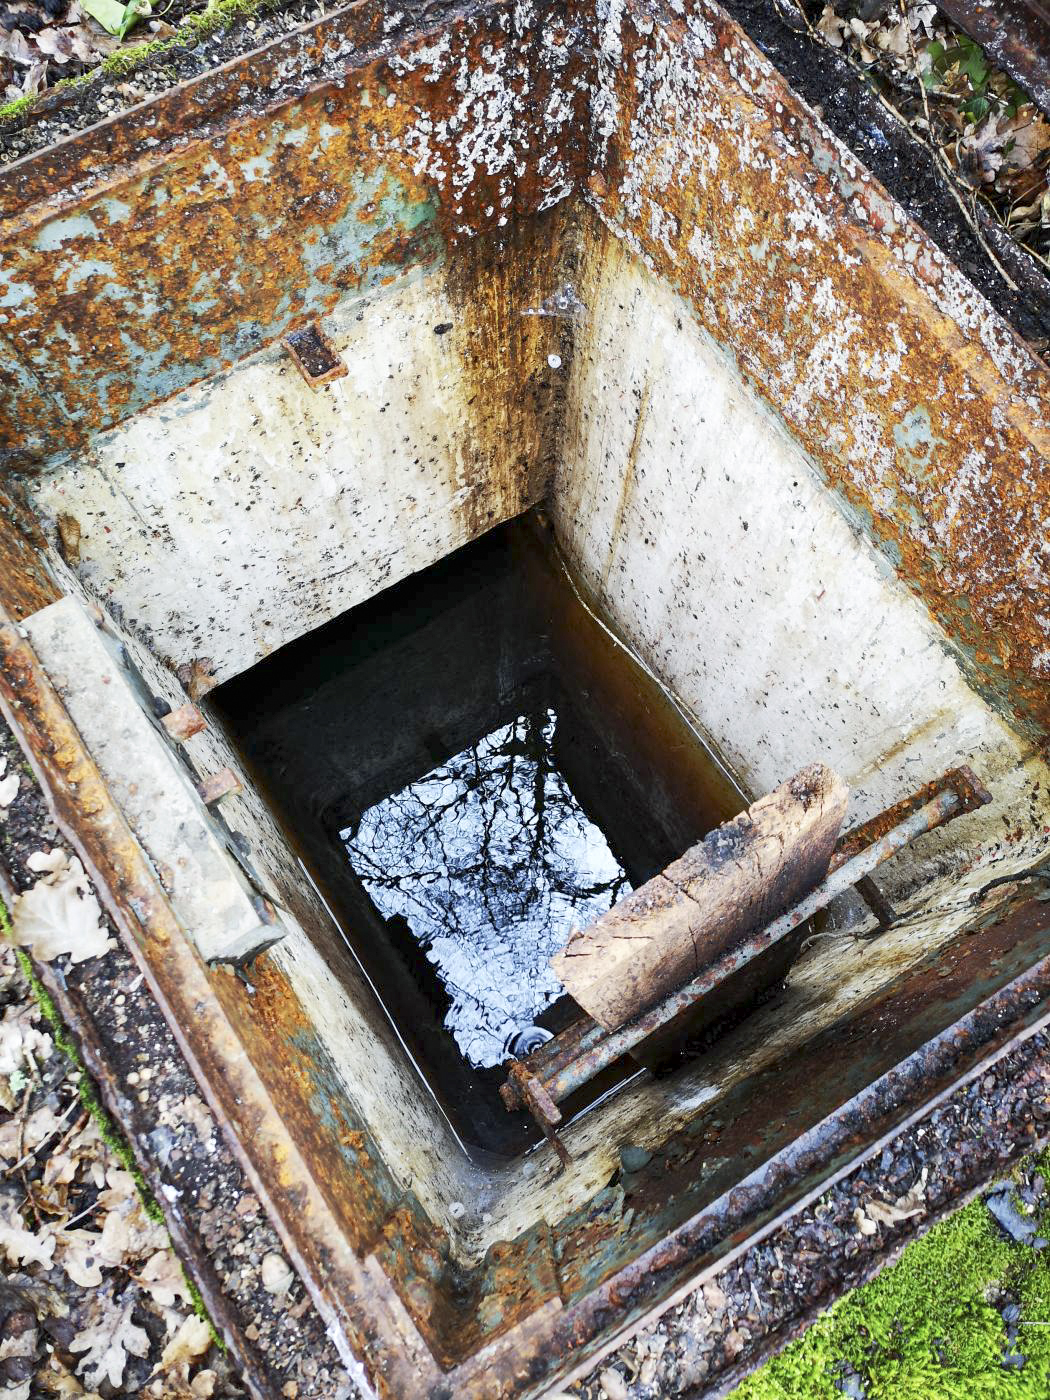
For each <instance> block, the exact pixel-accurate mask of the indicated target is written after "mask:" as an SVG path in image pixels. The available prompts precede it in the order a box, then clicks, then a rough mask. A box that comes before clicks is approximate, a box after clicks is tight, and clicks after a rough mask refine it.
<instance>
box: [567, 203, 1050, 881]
mask: <svg viewBox="0 0 1050 1400" xmlns="http://www.w3.org/2000/svg"><path fill="white" fill-rule="evenodd" d="M589 247H590V248H591V253H590V256H589V264H588V265H589V271H588V273H587V275H586V276H585V278H584V279H583V281H582V284H581V291H580V295H581V298H582V300H583V301H584V302H585V303H586V306H587V315H586V320H585V322H584V325H583V329H582V330H581V331H580V332H579V333H578V339H577V347H576V354H575V357H574V362H573V373H572V377H571V381H570V391H569V403H568V406H567V434H566V438H565V440H564V447H563V457H562V466H561V469H560V472H559V474H558V477H557V480H556V485H555V489H554V492H553V496H552V511H553V516H554V520H555V525H556V528H557V530H558V534H559V538H560V539H561V541H562V544H563V547H564V548H565V551H566V553H567V555H568V557H569V560H570V562H571V563H572V565H573V566H574V568H575V569H576V570H577V571H578V572H579V574H580V576H581V578H582V580H583V582H584V584H585V585H586V586H587V588H588V589H589V590H590V592H591V593H592V594H593V595H594V596H595V597H596V598H597V599H598V600H600V602H601V604H602V606H603V608H604V609H605V610H606V612H607V613H608V615H609V617H610V619H611V621H612V623H613V625H614V626H615V627H616V628H617V629H618V630H619V631H620V632H621V633H622V634H623V635H624V636H625V638H626V639H627V640H628V641H629V642H630V643H631V645H632V646H633V647H634V648H635V649H636V650H637V651H638V652H639V654H640V655H641V657H642V658H643V660H644V661H645V662H646V663H647V664H648V665H649V666H650V667H651V668H652V669H653V670H654V671H655V672H656V673H657V674H658V676H659V677H660V678H661V679H662V680H663V681H664V683H665V684H666V685H667V686H668V687H669V688H670V689H672V690H673V691H674V692H675V693H676V694H677V696H678V697H679V698H680V699H681V700H682V701H683V702H684V704H685V705H686V707H687V708H688V710H689V711H690V712H691V713H692V714H693V715H694V716H695V717H696V718H697V720H698V721H699V723H700V725H701V727H702V728H703V729H704V730H705V731H706V732H707V733H708V734H710V735H711V737H712V739H713V741H714V743H715V746H716V747H717V748H718V749H719V750H720V751H721V752H722V754H723V755H724V756H725V757H726V758H727V760H728V761H729V763H730V765H731V766H732V767H733V768H734V769H735V771H736V773H737V775H738V777H739V778H740V780H741V782H742V784H743V786H744V787H745V789H746V790H748V791H750V792H751V793H753V794H756V795H757V794H759V793H762V792H767V791H769V790H770V789H771V788H772V787H774V786H776V785H777V784H778V783H780V782H782V781H783V780H784V779H785V778H786V777H788V776H790V774H791V773H793V772H794V771H796V770H797V769H798V768H800V767H801V766H802V765H803V764H805V763H809V762H811V761H813V760H817V759H819V760H822V761H823V762H825V763H828V764H830V765H831V766H832V767H833V768H835V769H836V770H837V771H838V772H840V773H841V774H842V776H843V777H844V778H845V779H846V780H847V782H848V783H849V784H850V786H851V788H852V789H853V795H852V798H851V818H850V820H851V822H852V821H853V820H857V819H860V818H863V817H867V816H871V815H873V814H874V813H875V812H877V811H879V810H881V809H882V808H883V807H885V806H888V805H889V804H890V803H891V802H893V801H895V800H897V799H898V798H899V797H901V796H903V795H904V794H905V793H907V792H909V791H912V790H914V789H915V788H917V787H918V786H919V785H920V784H921V783H924V782H926V781H928V780H929V779H930V778H933V777H936V776H937V775H938V774H940V773H941V772H942V771H943V770H944V769H946V768H948V767H951V766H954V765H955V764H958V763H963V762H968V763H970V764H972V766H973V767H974V769H975V771H976V772H977V773H978V775H979V776H980V777H981V778H982V779H983V780H984V781H985V782H986V783H987V784H988V785H989V786H990V787H991V788H993V790H994V792H995V794H996V797H997V801H996V803H995V805H994V807H990V808H986V809H984V811H983V812H982V813H981V814H979V815H974V816H969V817H967V818H965V819H963V820H962V821H960V822H959V823H958V824H957V825H955V826H952V827H949V828H947V829H946V831H945V833H944V834H943V836H933V837H930V838H928V839H927V840H926V841H925V843H924V845H923V848H922V849H923V851H924V852H925V861H915V860H912V859H908V860H907V861H905V860H904V859H903V858H902V859H901V860H899V861H898V862H897V863H896V869H897V870H898V872H903V871H904V870H907V872H908V881H909V883H911V884H914V883H915V882H917V881H918V880H919V879H926V878H929V877H930V876H931V875H932V874H935V873H936V872H937V870H938V869H943V868H947V863H946V861H945V860H943V859H942V856H943V855H944V854H945V853H946V852H949V851H955V852H956V856H958V854H959V850H960V847H961V848H962V850H963V851H967V850H968V851H972V850H973V848H974V847H975V846H976V845H977V844H978V837H980V838H981V841H982V842H983V843H984V845H985V846H986V848H987V849H986V850H985V858H988V857H989V856H991V855H992V854H993V853H994V854H1005V852H1004V851H1001V850H1000V849H999V844H1000V841H1001V838H1002V835H1003V822H1002V817H1003V813H1004V811H1009V812H1010V813H1011V822H1012V823H1015V824H1020V825H1022V826H1023V827H1024V829H1025V831H1026V833H1027V839H1028V841H1029V842H1038V841H1039V840H1041V839H1042V838H1041V834H1040V827H1041V825H1042V823H1043V821H1044V820H1045V816H1046V812H1047V800H1046V796H1045V794H1046V786H1045V782H1044V785H1043V787H1042V789H1041V792H1036V791H1035V784H1036V782H1037V781H1038V780H1039V779H1040V778H1044V779H1045V776H1046V774H1045V769H1044V768H1043V766H1042V765H1040V764H1035V763H1034V760H1032V761H1031V762H1029V763H1028V766H1027V767H1024V766H1023V765H1024V764H1025V763H1026V760H1027V754H1026V749H1025V746H1024V745H1023V743H1022V741H1021V740H1020V739H1019V738H1018V737H1017V736H1016V735H1015V734H1014V733H1013V731H1012V730H1011V729H1010V728H1009V727H1008V726H1007V725H1006V724H1004V723H1003V721H1002V720H1001V719H1000V718H998V716H997V715H996V714H995V713H994V712H993V711H992V710H991V709H990V708H989V707H988V706H987V705H986V704H985V703H984V702H983V701H982V700H981V699H980V698H979V697H978V696H977V695H976V694H975V693H974V692H973V691H972V690H971V689H970V687H969V686H968V685H967V684H966V682H965V680H964V678H963V676H962V673H961V672H960V670H959V668H958V666H957V665H956V663H955V661H954V660H953V659H952V657H951V655H950V654H949V652H948V650H947V649H946V644H945V641H944V638H943V635H942V634H941V633H940V631H939V630H938V629H937V628H936V627H935V625H934V624H933V623H932V621H931V619H930V617H929V614H928V613H927V612H926V610H925V608H924V607H923V606H922V604H921V603H920V602H918V601H917V600H916V599H915V598H914V597H913V596H912V595H911V594H910V593H909V592H908V591H907V589H906V588H904V586H903V585H901V584H900V583H899V581H898V580H897V579H896V578H895V577H894V576H893V574H892V570H891V569H890V568H889V567H888V565H887V562H886V561H885V560H884V559H883V558H882V556H880V555H879V554H878V553H877V552H876V551H875V550H874V549H873V548H872V547H871V546H870V545H869V544H868V543H867V541H866V540H865V539H864V538H863V537H862V535H861V532H860V531H859V529H858V530H854V529H852V528H851V527H850V524H849V521H848V519H847V517H846V515H845V514H844V513H843V509H842V506H841V503H840V502H838V501H837V500H836V498H835V497H834V496H833V495H832V494H831V493H830V492H829V491H828V490H827V489H826V488H825V487H824V486H823V485H822V484H821V482H820V481H819V479H818V477H817V474H816V472H815V470H814V469H813V468H812V467H811V466H810V464H809V463H808V461H807V459H806V457H805V455H804V454H803V452H802V451H801V449H800V448H799V447H798V446H797V444H796V443H795V442H794V441H793V440H792V439H791V438H789V436H788V435H787V433H786V432H785V430H784V429H783V427H782V426H781V425H780V423H779V422H778V421H777V420H775V419H774V417H773V415H772V414H771V413H770V412H769V411H768V410H767V409H766V408H765V407H764V406H763V405H762V404H761V402H760V401H759V400H758V399H757V397H756V396H755V395H754V394H753V393H752V392H751V391H750V390H749V389H748V388H747V387H746V386H745V385H744V383H743V381H742V380H741V378H740V376H739V374H738V373H737V371H736V368H735V366H734V365H733V364H732V362H731V361H730V360H729V359H728V358H727V357H726V356H725V355H724V354H723V352H722V351H721V350H720V349H719V348H718V347H717V346H716V345H715V344H714V343H713V342H712V341H711V339H710V338H709V337H708V335H707V334H706V333H705V332H704V331H702V330H701V329H700V328H699V327H698V326H697V325H696V323H695V321H694V320H693V318H692V317H691V316H690V314H689V312H688V310H687V308H686V307H685V306H684V304H683V303H682V302H681V300H680V299H679V298H678V297H677V296H676V295H675V294H674V293H673V292H672V291H671V290H670V289H669V288H668V287H667V285H666V284H665V283H663V282H662V281H661V280H659V279H658V278H656V277H654V276H653V275H651V274H650V273H648V272H647V271H646V270H645V268H644V266H643V265H642V264H641V263H640V262H639V261H637V260H636V259H634V258H632V257H631V256H630V255H629V254H628V253H627V252H626V250H625V249H624V248H623V246H622V245H621V244H620V243H619V242H618V241H617V240H616V239H614V238H611V237H609V236H608V235H604V236H603V234H602V232H601V231H600V230H599V231H596V232H594V234H593V236H592V237H591V239H590V240H589ZM1029 798H1031V800H1029ZM1024 844H1025V843H1023V842H1021V843H1017V842H1014V843H1013V846H1014V847H1019V846H1021V845H1024ZM1030 854H1031V852H1030V849H1029V858H1030Z"/></svg>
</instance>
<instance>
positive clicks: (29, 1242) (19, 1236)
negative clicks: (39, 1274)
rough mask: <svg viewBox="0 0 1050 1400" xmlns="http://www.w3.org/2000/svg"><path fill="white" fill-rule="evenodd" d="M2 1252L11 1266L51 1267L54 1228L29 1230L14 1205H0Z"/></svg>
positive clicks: (48, 1226) (0, 1245)
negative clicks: (34, 1265)
mask: <svg viewBox="0 0 1050 1400" xmlns="http://www.w3.org/2000/svg"><path fill="white" fill-rule="evenodd" d="M0 1251H3V1253H4V1255H5V1256H6V1257H7V1260H8V1263H11V1264H42V1265H43V1266H44V1268H45V1269H49V1268H50V1267H51V1259H52V1256H53V1255H54V1252H55V1235H54V1230H53V1228H52V1226H50V1225H43V1226H41V1228H40V1229H39V1230H29V1229H27V1228H26V1224H25V1221H24V1220H23V1219H22V1217H21V1216H20V1215H19V1213H18V1211H17V1210H16V1209H15V1207H14V1205H12V1204H10V1203H8V1204H6V1205H0Z"/></svg>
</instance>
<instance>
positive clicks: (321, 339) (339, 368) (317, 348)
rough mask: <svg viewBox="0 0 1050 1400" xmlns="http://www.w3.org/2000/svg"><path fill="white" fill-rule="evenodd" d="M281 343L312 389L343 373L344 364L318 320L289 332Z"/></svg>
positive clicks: (340, 376)
mask: <svg viewBox="0 0 1050 1400" xmlns="http://www.w3.org/2000/svg"><path fill="white" fill-rule="evenodd" d="M281 344H282V345H283V346H284V348H285V349H286V350H287V351H288V353H289V355H291V357H292V359H293V360H294V361H295V367H296V369H297V370H298V371H299V373H300V374H301V375H302V376H303V378H304V379H305V380H306V382H307V384H309V386H310V388H311V389H319V388H320V387H321V385H322V384H328V383H330V382H331V381H332V380H333V379H341V378H342V377H343V375H344V374H346V364H345V363H344V361H343V360H342V359H341V358H340V356H339V352H338V351H337V350H336V348H335V346H334V345H333V344H332V342H331V341H330V340H329V339H328V337H327V336H326V335H325V333H324V331H323V330H322V329H321V323H320V321H311V322H310V324H309V325H308V326H301V327H300V328H299V329H298V330H295V331H289V332H288V334H287V335H286V336H284V337H283V339H282V340H281Z"/></svg>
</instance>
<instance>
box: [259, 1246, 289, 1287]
mask: <svg viewBox="0 0 1050 1400" xmlns="http://www.w3.org/2000/svg"><path fill="white" fill-rule="evenodd" d="M261 1272H262V1284H263V1287H264V1288H265V1289H266V1291H267V1293H272V1294H273V1295H274V1296H275V1297H283V1296H284V1294H286V1293H287V1292H288V1290H289V1288H291V1286H292V1279H293V1278H294V1277H295V1276H294V1274H293V1273H292V1271H291V1269H290V1268H289V1267H288V1261H287V1260H286V1259H285V1257H284V1255H283V1254H267V1255H266V1257H265V1258H264V1259H263V1261H262V1271H261Z"/></svg>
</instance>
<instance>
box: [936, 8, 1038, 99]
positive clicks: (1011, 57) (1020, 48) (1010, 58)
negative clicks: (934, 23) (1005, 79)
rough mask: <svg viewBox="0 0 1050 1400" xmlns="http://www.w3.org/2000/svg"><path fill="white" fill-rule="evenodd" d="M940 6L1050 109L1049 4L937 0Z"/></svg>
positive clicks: (1005, 69)
mask: <svg viewBox="0 0 1050 1400" xmlns="http://www.w3.org/2000/svg"><path fill="white" fill-rule="evenodd" d="M937 8H938V9H939V10H942V11H943V12H944V14H946V15H947V16H948V18H949V19H950V20H952V21H953V22H954V23H955V24H957V25H958V26H959V28H960V29H962V30H963V31H964V32H965V33H967V34H969V36H970V38H971V39H973V40H974V41H975V42H976V43H978V44H980V45H981V47H982V48H983V49H984V50H985V52H986V53H987V54H988V56H989V58H991V60H992V61H993V63H996V64H998V65H999V67H1000V68H1002V69H1003V70H1004V71H1005V72H1007V73H1009V75H1010V77H1011V78H1013V79H1014V81H1015V82H1016V83H1017V84H1018V85H1019V86H1020V87H1022V88H1024V90H1025V92H1027V93H1028V95H1029V97H1031V98H1032V100H1033V101H1034V102H1036V103H1037V104H1038V105H1039V106H1040V107H1042V109H1043V111H1044V112H1050V7H1048V6H1047V5H1046V4H1045V3H1043V0H994V3H993V0H937Z"/></svg>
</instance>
